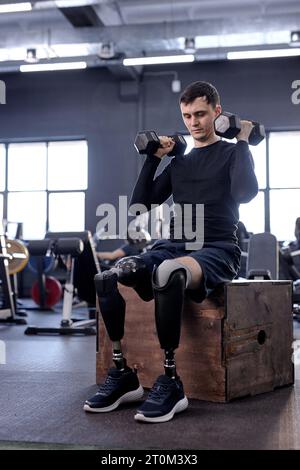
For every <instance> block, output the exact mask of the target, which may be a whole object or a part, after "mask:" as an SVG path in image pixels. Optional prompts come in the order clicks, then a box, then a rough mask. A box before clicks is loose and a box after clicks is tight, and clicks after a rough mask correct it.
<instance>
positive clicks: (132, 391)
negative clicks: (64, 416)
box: [83, 367, 144, 413]
mask: <svg viewBox="0 0 300 470" xmlns="http://www.w3.org/2000/svg"><path fill="white" fill-rule="evenodd" d="M143 394H144V390H143V387H142V386H141V385H140V384H139V380H138V377H137V374H136V372H135V371H133V370H132V369H130V368H129V367H127V368H126V369H125V370H124V371H120V370H119V369H116V368H111V369H109V371H108V375H107V377H106V379H105V382H104V383H103V384H102V385H100V387H99V390H98V392H97V393H96V395H94V396H93V397H92V398H89V399H88V400H86V402H85V404H84V407H83V409H84V410H85V411H91V412H93V413H102V412H106V411H112V410H114V409H116V408H117V407H118V406H119V405H120V404H121V403H128V402H133V401H138V400H140V399H141V398H142V396H143Z"/></svg>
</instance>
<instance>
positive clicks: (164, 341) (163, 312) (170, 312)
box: [152, 269, 186, 350]
mask: <svg viewBox="0 0 300 470" xmlns="http://www.w3.org/2000/svg"><path fill="white" fill-rule="evenodd" d="M152 282H153V294H154V300H155V322H156V328H157V334H158V339H159V342H160V346H161V348H162V349H165V350H174V349H176V348H178V346H179V340H180V329H181V314H182V309H183V301H184V291H185V286H186V273H185V270H184V269H177V270H176V271H174V272H172V273H171V274H170V277H169V279H168V282H167V283H166V284H165V285H163V286H159V285H158V284H157V279H156V271H154V273H153V281H152Z"/></svg>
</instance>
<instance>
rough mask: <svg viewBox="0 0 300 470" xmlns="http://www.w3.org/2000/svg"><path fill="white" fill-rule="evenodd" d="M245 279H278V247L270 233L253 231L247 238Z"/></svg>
mask: <svg viewBox="0 0 300 470" xmlns="http://www.w3.org/2000/svg"><path fill="white" fill-rule="evenodd" d="M246 271H247V279H256V280H261V279H278V274H279V247H278V243H277V239H276V237H275V236H274V235H272V234H271V233H268V232H265V233H255V234H254V235H252V236H251V237H250V239H249V248H248V258H247V269H246Z"/></svg>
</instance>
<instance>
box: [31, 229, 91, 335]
mask: <svg viewBox="0 0 300 470" xmlns="http://www.w3.org/2000/svg"><path fill="white" fill-rule="evenodd" d="M46 240H47V241H48V242H50V245H51V252H52V254H53V255H54V256H57V255H59V256H60V255H63V256H67V262H66V265H67V266H68V279H67V281H66V283H65V285H64V298H63V311H62V320H61V323H60V326H59V327H35V326H30V327H28V328H27V329H26V330H25V334H27V335H36V334H55V333H56V334H61V335H95V334H96V330H95V329H94V328H93V326H94V325H95V324H96V320H95V299H96V292H95V286H94V276H95V274H97V273H98V272H99V271H100V268H99V263H98V259H97V256H96V252H95V249H94V244H93V240H92V236H91V233H90V232H89V231H84V232H48V233H47V234H46ZM42 241H43V242H45V240H42ZM74 288H76V289H77V292H78V296H79V298H80V299H81V300H85V301H86V302H87V303H88V308H89V311H90V315H92V314H93V318H92V316H90V319H89V320H80V319H73V318H71V314H72V304H73V293H74Z"/></svg>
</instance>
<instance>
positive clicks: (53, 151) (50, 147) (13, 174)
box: [0, 140, 88, 239]
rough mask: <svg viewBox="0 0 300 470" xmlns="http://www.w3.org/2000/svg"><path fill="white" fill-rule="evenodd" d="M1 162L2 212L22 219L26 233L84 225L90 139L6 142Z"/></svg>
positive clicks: (38, 235)
mask: <svg viewBox="0 0 300 470" xmlns="http://www.w3.org/2000/svg"><path fill="white" fill-rule="evenodd" d="M0 165H1V166H0V169H1V173H0V175H1V176H0V178H1V179H0V192H1V191H2V201H1V198H0V211H1V209H2V214H1V212H0V215H2V217H3V216H4V217H5V218H6V219H7V220H9V221H17V222H23V237H24V238H25V239H34V238H43V237H44V235H45V233H46V231H48V230H51V231H82V230H84V228H85V191H86V189H87V171H88V147H87V142H86V141H85V140H77V141H56V142H26V143H11V144H7V145H1V146H0ZM6 166H7V178H6V177H5V175H6V173H5V167H6ZM2 170H3V171H2ZM3 175H4V176H3ZM1 202H2V206H1Z"/></svg>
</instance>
